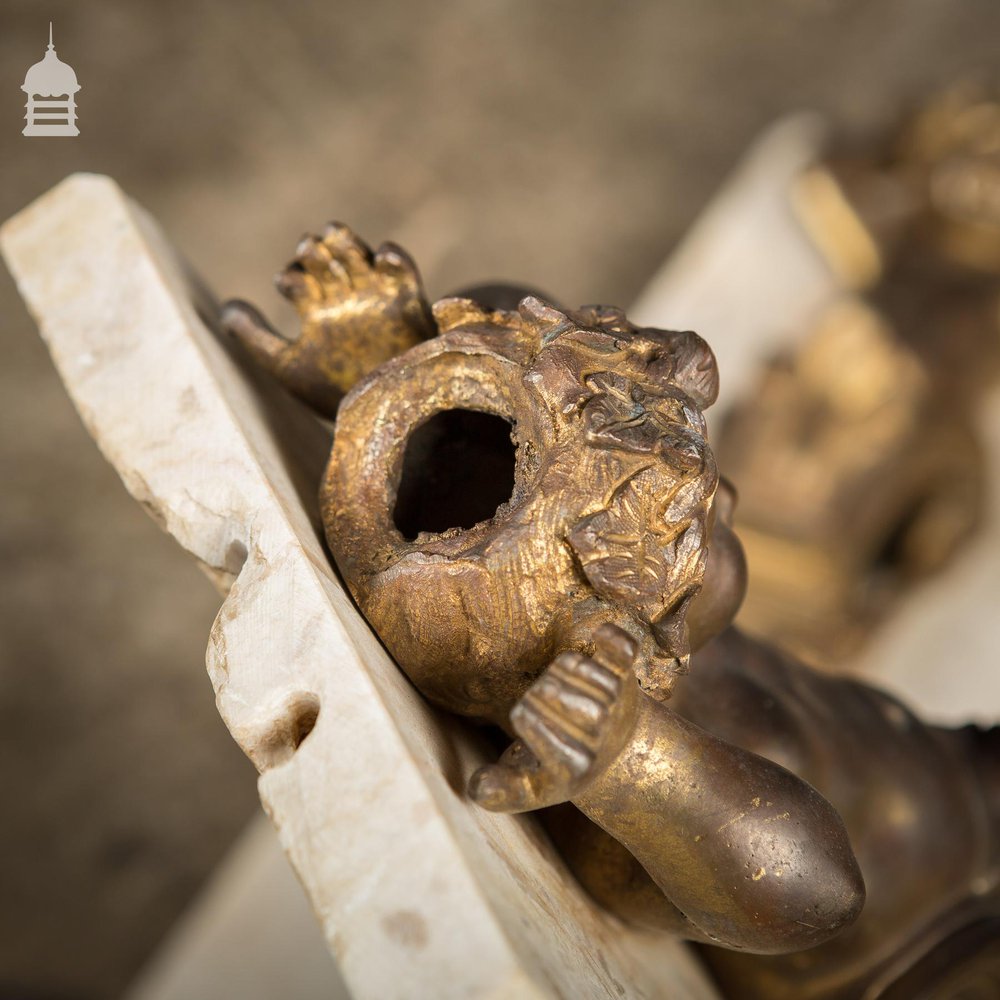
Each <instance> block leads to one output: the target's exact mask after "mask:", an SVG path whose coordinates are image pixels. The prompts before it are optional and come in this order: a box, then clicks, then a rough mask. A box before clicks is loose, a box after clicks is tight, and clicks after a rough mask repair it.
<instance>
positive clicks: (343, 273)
mask: <svg viewBox="0 0 1000 1000" xmlns="http://www.w3.org/2000/svg"><path fill="white" fill-rule="evenodd" d="M295 263H296V264H298V266H299V267H300V268H301V269H302V270H303V271H305V273H306V274H309V275H311V276H312V277H313V278H315V279H316V281H317V282H318V283H319V284H320V286H327V285H329V284H330V282H331V281H332V282H333V283H334V284H336V285H345V286H350V284H351V277H350V275H349V274H348V273H347V269H346V268H345V267H344V265H343V264H342V263H341V262H340V261H339V260H338V259H337V258H336V257H334V256H333V254H332V253H331V252H330V249H329V247H328V246H327V245H326V243H324V242H323V240H321V239H320V238H319V237H318V236H312V235H306V236H303V237H302V239H301V240H300V241H299V245H298V246H297V247H296V248H295Z"/></svg>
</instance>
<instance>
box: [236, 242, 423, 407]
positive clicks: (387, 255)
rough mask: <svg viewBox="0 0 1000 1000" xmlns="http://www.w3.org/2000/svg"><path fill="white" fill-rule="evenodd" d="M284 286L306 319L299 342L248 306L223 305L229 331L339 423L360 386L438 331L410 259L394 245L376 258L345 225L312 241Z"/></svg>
mask: <svg viewBox="0 0 1000 1000" xmlns="http://www.w3.org/2000/svg"><path fill="white" fill-rule="evenodd" d="M276 284H277V286H278V290H279V291H280V292H281V293H282V295H284V296H285V297H286V298H287V299H288V300H289V301H290V302H291V303H292V305H293V306H294V307H295V309H296V311H297V312H298V314H299V317H300V319H301V322H302V332H301V334H300V335H299V337H298V338H297V339H296V340H292V341H289V340H286V339H285V338H284V337H282V336H281V335H280V334H279V333H277V332H276V331H275V330H274V328H273V327H272V326H271V325H270V324H269V323H268V322H267V320H266V319H264V317H263V316H262V315H261V313H260V312H258V311H257V310H256V309H255V308H254V307H253V306H251V305H248V304H247V303H245V302H240V301H232V302H228V303H226V305H225V306H224V307H223V314H222V323H223V326H224V327H225V329H227V330H228V331H229V332H230V333H232V334H233V335H234V336H235V337H236V338H237V339H238V340H240V342H241V343H242V344H243V345H244V347H245V348H246V349H247V351H248V352H249V353H250V354H251V356H252V357H253V358H254V360H255V361H256V362H257V363H258V364H259V365H261V367H263V368H265V369H266V370H267V371H269V372H271V373H272V374H273V375H275V376H276V377H277V378H278V379H279V380H280V381H281V382H282V383H283V384H284V385H285V386H286V387H287V388H288V389H289V390H290V391H291V392H293V393H295V395H297V396H299V397H300V398H301V399H303V400H304V401H305V402H306V403H308V404H309V405H310V406H311V407H312V408H313V409H315V410H316V411H317V412H319V413H320V414H322V415H323V416H325V417H329V418H331V419H332V418H333V417H334V416H335V414H336V411H337V406H338V405H339V404H340V400H341V399H342V398H343V396H344V394H345V393H346V392H347V391H348V390H349V389H350V388H351V386H353V385H354V384H355V382H357V381H358V380H359V379H361V378H362V377H363V376H364V375H366V374H367V373H368V372H369V371H371V370H372V369H373V368H375V367H377V366H378V365H380V364H381V363H382V362H383V361H387V360H389V358H392V357H395V356H396V355H397V354H400V353H402V352H403V351H405V350H407V349H408V348H410V347H412V346H413V345H414V344H417V343H419V342H420V341H421V340H426V339H427V338H428V337H432V336H434V335H435V333H436V329H435V326H434V320H433V317H432V316H431V311H430V307H429V306H428V304H427V300H426V298H425V296H424V292H423V288H422V287H421V283H420V275H419V274H418V272H417V268H416V266H415V265H414V263H413V261H412V260H411V259H410V257H409V256H408V254H407V253H406V252H405V251H404V250H402V249H401V248H400V247H398V246H396V245H395V244H394V243H383V244H382V246H380V247H379V249H378V252H377V253H374V254H373V253H372V251H371V250H370V249H369V248H368V246H367V245H366V244H365V243H364V242H363V241H362V240H361V239H359V238H358V237H357V236H356V235H355V234H354V233H353V232H352V231H351V230H350V229H348V228H347V226H344V225H341V224H339V223H333V222H332V223H330V224H329V225H328V226H327V227H326V228H325V229H324V230H323V233H322V235H321V236H318V237H317V236H306V237H305V238H304V239H303V240H302V241H301V242H300V243H299V246H298V248H297V249H296V253H295V259H294V260H293V261H292V263H291V264H289V265H288V267H287V268H285V270H284V271H282V273H281V274H279V275H278V277H277V279H276Z"/></svg>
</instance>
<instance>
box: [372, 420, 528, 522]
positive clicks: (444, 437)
mask: <svg viewBox="0 0 1000 1000" xmlns="http://www.w3.org/2000/svg"><path fill="white" fill-rule="evenodd" d="M511 430H512V425H511V423H510V422H509V421H507V420H504V419H503V417H498V416H495V415H493V414H491V413H480V412H477V411H474V410H460V409H456V410H445V411H443V412H441V413H436V414H435V415H434V416H433V417H431V418H430V419H429V420H427V421H426V422H424V423H423V424H421V425H420V426H419V427H417V429H416V430H414V431H413V433H412V434H411V435H410V436H409V438H408V440H407V442H406V449H405V451H404V453H403V469H402V474H401V475H400V481H399V489H398V491H397V494H396V507H395V509H394V510H393V515H392V516H393V521H394V522H395V524H396V527H397V528H398V529H399V531H400V533H401V534H402V535H403V537H404V538H406V539H407V540H408V541H412V540H413V539H415V538H416V537H417V535H419V534H420V532H422V531H426V532H431V533H434V534H439V533H441V532H443V531H447V530H448V529H449V528H461V529H465V528H471V527H472V526H473V525H474V524H478V523H479V522H481V521H488V520H489V519H490V518H491V517H492V516H493V515H494V514H495V513H496V510H497V508H498V507H499V506H500V505H501V504H502V503H505V502H506V501H508V500H510V498H511V494H512V493H513V491H514V454H515V448H514V443H513V441H512V439H511Z"/></svg>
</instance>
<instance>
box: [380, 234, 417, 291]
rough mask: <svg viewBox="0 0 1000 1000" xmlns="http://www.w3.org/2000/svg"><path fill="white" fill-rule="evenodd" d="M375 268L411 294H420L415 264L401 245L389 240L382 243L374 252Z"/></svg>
mask: <svg viewBox="0 0 1000 1000" xmlns="http://www.w3.org/2000/svg"><path fill="white" fill-rule="evenodd" d="M375 270H376V271H378V272H379V274H383V275H385V276H386V277H387V278H390V279H391V280H392V281H393V282H394V283H395V284H396V286H397V287H398V288H400V289H404V290H406V291H408V292H409V293H410V294H411V295H417V296H418V295H420V294H421V290H420V273H419V272H418V271H417V265H416V264H414V263H413V259H412V258H411V257H410V255H409V254H408V253H407V252H406V251H405V250H404V249H403V248H402V247H401V246H398V245H397V244H395V243H391V242H386V243H383V244H382V245H381V246H380V247H379V248H378V252H377V253H376V254H375Z"/></svg>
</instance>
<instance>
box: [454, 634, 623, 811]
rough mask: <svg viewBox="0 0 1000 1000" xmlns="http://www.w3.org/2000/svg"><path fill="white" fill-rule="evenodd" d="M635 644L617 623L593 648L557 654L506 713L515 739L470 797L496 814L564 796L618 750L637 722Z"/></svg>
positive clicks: (479, 775)
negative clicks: (590, 652) (584, 652)
mask: <svg viewBox="0 0 1000 1000" xmlns="http://www.w3.org/2000/svg"><path fill="white" fill-rule="evenodd" d="M636 652H637V644H636V642H635V640H634V639H632V637H631V636H629V635H628V634H626V633H625V632H623V631H622V630H621V629H620V628H617V627H616V626H614V625H602V626H601V628H599V629H598V630H597V631H596V632H595V633H594V654H593V656H590V657H588V656H584V655H582V654H581V653H573V652H566V653H560V654H559V656H557V657H556V658H555V659H554V660H553V661H552V663H551V664H550V665H549V666H548V668H547V669H546V670H545V672H544V673H543V674H542V675H541V677H539V678H538V680H537V681H535V683H534V684H532V686H531V687H530V688H529V689H528V690H527V692H526V693H525V694H524V696H523V697H522V698H521V700H520V701H519V702H518V703H517V704H516V705H515V706H514V708H513V709H512V710H511V713H510V721H511V725H512V727H513V729H514V732H515V733H517V735H518V736H519V737H520V739H518V740H517V741H515V742H514V743H513V744H511V746H510V747H509V748H508V749H507V750H506V752H505V753H504V754H503V756H502V757H501V758H500V760H499V762H498V763H496V764H490V765H487V766H486V767H481V768H480V769H479V770H478V771H476V773H475V774H474V775H473V776H472V779H471V780H470V782H469V795H470V797H471V798H472V799H473V800H474V801H475V802H477V803H478V804H479V805H481V806H483V807H484V808H486V809H490V810H492V811H494V812H526V811H527V810H529V809H541V808H544V807H545V806H551V805H557V804H558V803H560V802H567V801H569V800H570V799H572V798H574V797H575V796H577V795H579V794H580V793H581V792H583V791H584V790H585V789H586V788H587V787H588V786H589V785H590V783H591V782H592V781H594V780H595V779H596V778H597V777H598V776H599V775H600V774H601V773H602V772H603V771H604V770H605V769H606V768H607V767H608V765H609V764H610V763H611V762H612V761H613V760H614V759H615V758H616V757H617V756H618V755H619V753H620V752H621V750H622V748H623V747H624V746H625V744H626V743H627V742H628V738H629V736H630V734H631V732H632V729H633V728H634V726H635V720H636V713H637V707H638V699H639V697H640V693H639V687H638V683H637V681H636V679H635V675H634V673H633V671H632V663H633V661H634V659H635V655H636Z"/></svg>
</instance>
